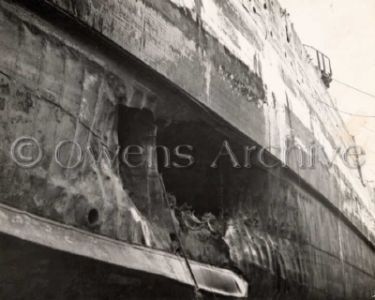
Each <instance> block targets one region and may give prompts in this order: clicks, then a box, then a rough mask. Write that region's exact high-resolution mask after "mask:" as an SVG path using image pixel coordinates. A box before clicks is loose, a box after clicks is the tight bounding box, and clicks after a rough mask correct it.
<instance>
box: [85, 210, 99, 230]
mask: <svg viewBox="0 0 375 300" xmlns="http://www.w3.org/2000/svg"><path fill="white" fill-rule="evenodd" d="M98 221H99V212H98V210H97V209H95V208H92V209H90V210H89V212H88V214H87V222H88V224H89V225H91V226H92V225H96V224H97V223H98Z"/></svg>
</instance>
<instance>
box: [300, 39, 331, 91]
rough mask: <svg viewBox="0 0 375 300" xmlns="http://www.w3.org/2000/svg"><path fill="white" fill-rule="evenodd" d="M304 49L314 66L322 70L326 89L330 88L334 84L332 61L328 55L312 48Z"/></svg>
mask: <svg viewBox="0 0 375 300" xmlns="http://www.w3.org/2000/svg"><path fill="white" fill-rule="evenodd" d="M304 47H305V49H306V51H307V55H308V57H309V59H311V61H312V62H313V63H314V65H315V66H316V67H317V68H318V69H319V70H320V72H321V74H322V80H323V82H324V84H325V85H326V87H329V85H330V83H331V82H332V67H331V60H330V59H329V57H328V56H327V55H325V54H324V53H322V52H320V51H319V50H317V49H316V48H314V47H312V46H309V45H304Z"/></svg>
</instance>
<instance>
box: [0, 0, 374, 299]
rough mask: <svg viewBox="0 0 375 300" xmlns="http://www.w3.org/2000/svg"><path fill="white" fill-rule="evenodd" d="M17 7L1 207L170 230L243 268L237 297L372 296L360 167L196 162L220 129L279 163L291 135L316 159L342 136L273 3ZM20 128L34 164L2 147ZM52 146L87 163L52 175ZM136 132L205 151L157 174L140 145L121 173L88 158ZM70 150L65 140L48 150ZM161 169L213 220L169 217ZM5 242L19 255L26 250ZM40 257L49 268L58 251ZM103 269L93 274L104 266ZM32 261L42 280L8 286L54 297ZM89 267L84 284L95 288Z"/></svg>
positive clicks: (96, 225) (171, 185)
mask: <svg viewBox="0 0 375 300" xmlns="http://www.w3.org/2000/svg"><path fill="white" fill-rule="evenodd" d="M17 3H18V4H15V3H12V2H7V1H1V9H0V16H1V19H0V21H1V27H0V36H1V39H0V49H1V52H0V53H1V56H0V72H1V73H0V76H1V77H0V84H1V85H0V100H1V101H0V104H1V105H0V108H1V110H0V114H1V121H0V122H1V126H0V133H1V137H2V140H3V142H2V145H1V150H2V151H1V152H0V160H1V165H2V168H1V171H0V172H1V173H0V174H1V175H0V179H1V202H2V203H4V204H6V205H9V206H13V207H16V208H17V209H21V210H25V211H27V212H29V213H32V214H35V215H39V216H42V217H45V218H49V219H52V220H54V221H57V222H61V223H64V224H67V225H71V226H75V227H78V228H81V229H84V230H87V231H90V232H94V233H97V234H100V235H103V236H106V237H109V238H112V239H117V240H121V241H126V242H130V243H134V244H141V245H144V246H147V247H151V248H155V249H159V250H164V251H168V252H177V253H178V249H176V246H175V241H174V239H173V237H171V233H172V232H173V231H174V228H175V226H176V224H177V227H178V231H179V234H180V235H181V239H182V244H183V247H184V248H185V250H186V253H187V254H188V256H189V257H190V258H192V259H195V260H198V261H201V262H204V263H208V264H213V265H216V266H219V267H223V268H229V269H232V270H233V271H235V272H237V273H238V274H240V275H241V276H243V277H244V278H245V279H246V280H247V281H248V283H249V286H250V289H249V299H300V298H301V297H304V298H306V299H353V300H354V299H356V300H357V299H369V298H370V297H371V293H372V292H373V291H374V290H375V254H374V242H375V237H374V231H375V218H374V215H373V214H374V211H375V208H374V202H372V201H371V199H370V197H369V195H368V194H367V192H366V190H365V189H364V188H363V186H362V185H361V183H360V181H359V179H358V178H357V173H356V170H349V169H348V168H347V167H346V166H345V165H344V164H343V162H342V161H340V160H337V161H335V162H334V164H333V167H331V168H329V167H328V161H319V162H318V163H317V165H316V167H315V168H314V169H299V168H298V161H297V159H296V160H293V159H291V160H290V161H288V162H287V166H288V168H279V169H277V168H274V169H267V170H264V169H262V168H260V167H259V166H256V167H254V168H251V169H240V170H237V169H233V168H231V167H230V166H229V167H228V166H227V165H223V166H220V167H219V172H216V173H215V172H213V173H212V170H211V171H210V170H209V168H208V167H207V165H209V163H208V162H210V159H212V158H214V157H215V153H217V150H218V149H220V145H221V143H222V141H223V140H228V141H230V144H231V145H233V147H234V148H235V153H236V154H237V155H238V157H241V152H240V149H241V148H242V146H243V145H250V146H251V145H260V146H262V147H265V148H266V149H269V151H268V152H267V157H268V158H269V159H271V161H274V160H275V159H276V160H277V159H279V160H283V157H282V151H281V150H282V149H284V148H285V147H286V144H287V143H288V144H289V145H290V144H291V145H300V146H301V147H302V148H304V149H306V148H308V147H309V146H310V145H312V144H315V145H320V146H322V148H323V150H322V153H323V156H327V157H328V158H329V157H332V153H333V152H334V149H335V147H345V146H348V145H351V144H352V140H351V137H350V136H349V134H348V133H347V132H346V131H345V128H344V125H343V124H342V121H341V119H340V118H339V116H337V115H336V114H335V113H334V112H333V111H332V110H330V109H328V108H327V106H326V105H324V104H321V102H319V101H323V102H326V103H331V98H330V97H329V95H328V93H327V91H326V89H325V87H324V85H323V84H322V82H321V80H320V78H319V75H318V73H317V71H316V70H315V69H314V67H313V66H312V65H310V64H309V63H308V62H307V61H306V57H305V56H306V54H305V52H304V50H303V47H302V45H301V43H300V41H299V40H298V37H297V35H296V34H295V33H294V30H293V28H292V25H291V24H290V23H289V20H287V19H286V18H285V16H284V15H283V10H282V9H281V8H280V6H279V5H278V3H277V2H276V1H265V2H264V3H263V2H261V1H236V0H230V1H226V2H223V1H218V0H195V1H188V0H166V1H151V0H142V1H116V0H110V1H105V2H104V1H94V0H82V1H79V2H76V1H68V0H51V1H35V3H34V2H31V4H30V2H29V3H26V2H23V1H19V2H18V1H17ZM33 4H37V5H33ZM42 4H43V5H44V4H47V6H43V5H42ZM62 12H64V13H66V14H67V15H66V14H62ZM54 18H58V20H60V21H61V22H62V21H64V22H66V24H67V26H64V27H60V26H58V24H62V23H57V22H54V21H53V20H54ZM59 18H60V19H59ZM76 21H80V22H76ZM64 24H65V23H64ZM89 28H92V29H94V31H95V32H92V31H91V30H90V29H89ZM286 35H288V38H287V36H286ZM103 37H105V39H102V38H103ZM288 40H289V42H288ZM129 53H130V54H131V55H133V56H134V57H129V55H128V54H129ZM134 58H135V59H138V60H140V61H141V62H142V63H140V62H138V61H136V60H135V59H134ZM129 120H131V121H129ZM323 120H324V122H323ZM338 128H339V129H338ZM20 136H33V137H35V138H36V139H37V140H38V141H39V142H40V143H41V147H42V148H43V152H44V156H43V159H42V161H41V163H40V164H39V165H38V166H36V167H34V168H32V169H23V168H19V167H17V166H16V165H15V164H14V162H12V161H11V159H10V157H9V149H10V148H11V144H12V142H13V141H14V140H15V139H17V138H18V137H20ZM63 140H74V141H75V142H77V143H78V144H79V145H80V146H81V147H82V149H86V148H87V147H88V146H90V147H91V148H92V149H93V154H92V155H93V156H94V160H95V158H96V160H95V161H96V162H97V163H94V164H93V163H90V162H89V161H87V160H89V159H90V157H88V158H87V157H86V160H84V163H81V164H80V165H79V167H78V168H75V169H72V170H70V169H64V168H61V166H59V165H58V164H56V161H55V158H54V154H55V153H54V150H55V146H56V145H57V144H58V143H59V142H61V141H63ZM134 142H136V143H140V144H141V145H144V146H152V145H155V144H156V143H159V142H160V143H161V144H162V145H168V146H171V147H173V146H175V145H178V144H179V143H185V144H191V145H195V146H196V148H197V149H198V150H200V149H202V153H198V154H197V160H198V161H197V165H196V166H194V167H193V168H191V169H188V170H182V169H181V170H176V169H163V168H160V166H159V167H158V166H157V165H158V163H160V161H158V162H157V158H155V157H153V156H152V155H151V154H150V153H149V152H146V153H144V158H145V159H146V160H148V161H149V162H151V163H153V164H152V165H154V166H155V167H154V168H136V169H133V170H131V169H127V168H126V167H124V166H122V165H121V163H120V162H119V160H118V159H116V158H115V159H114V160H113V161H112V163H111V164H109V163H108V161H106V160H105V159H104V158H100V151H103V149H105V151H107V152H108V153H110V154H111V153H112V154H113V153H116V150H117V149H118V147H120V148H121V147H125V146H126V145H129V144H131V143H134ZM202 145H206V146H202ZM271 146H272V147H271ZM199 147H200V148H199ZM215 151H216V152H215ZM76 156H77V153H75V152H74V149H73V150H71V151H65V152H64V156H63V157H62V158H61V159H62V160H64V161H67V162H69V161H70V159H74V158H76ZM210 172H211V173H210ZM159 173H162V174H163V179H164V183H165V186H166V189H167V192H170V193H171V194H173V195H174V196H175V198H176V205H177V206H183V205H184V204H188V205H190V206H192V209H193V210H195V211H196V212H197V215H198V218H200V219H201V220H203V216H204V215H205V214H207V213H211V214H213V215H214V216H215V220H216V221H212V222H206V223H205V222H201V223H200V224H199V226H197V224H196V223H194V222H190V221H191V220H193V218H192V217H191V211H189V210H183V209H181V210H180V211H179V213H178V214H177V215H176V217H175V219H173V218H171V215H170V211H169V207H168V205H167V202H166V199H165V197H166V195H165V194H164V192H163V187H162V184H161V179H160V176H159V175H160V174H159ZM219 173H220V174H221V175H220V174H219ZM218 174H219V175H218ZM223 174H224V175H223ZM163 179H162V180H163ZM218 186H220V188H218ZM202 203H203V204H202ZM89 216H94V219H93V218H92V217H89ZM95 216H96V217H95ZM189 216H190V218H189ZM189 222H190V223H189ZM215 222H216V223H217V224H216V225H217V226H216V228H214V229H212V227H215V226H214V225H213V224H212V223H215ZM173 223H175V224H173ZM189 224H190V225H189ZM0 242H1V244H0V253H2V254H4V255H2V256H1V257H2V259H3V260H2V261H1V262H2V264H3V265H5V266H8V267H9V262H11V261H12V259H13V258H12V257H13V256H12V255H14V253H13V252H12V251H11V250H9V249H10V248H9V247H10V246H9V245H13V242H12V243H11V242H9V241H8V240H6V239H3V240H2V241H0ZM17 243H19V242H14V246H15V247H18V244H17ZM19 248H20V249H22V250H23V251H25V252H26V253H27V251H30V253H31V256H30V257H32V253H33V252H34V251H35V252H38V251H36V250H35V249H34V248H30V250H27V249H29V248H28V247H21V246H20V247H19ZM40 251H41V252H38V253H39V254H38V255H43V254H40V253H43V251H47V250H40ZM48 255H51V257H52V259H51V260H52V261H53V260H54V254H53V255H52V254H48ZM59 255H60V254H59ZM57 256H58V255H57ZM58 259H61V258H58ZM51 260H50V259H49V261H51ZM87 264H88V266H86V262H85V263H84V265H85V267H84V268H83V269H84V272H85V270H86V268H87V269H88V268H90V263H88V262H87ZM66 267H67V270H68V271H67V272H68V273H69V274H74V276H78V275H77V274H76V273H75V272H76V271H72V270H71V269H69V268H70V267H71V266H66ZM59 268H63V266H62V265H61V264H59ZM91 268H92V267H91ZM103 268H104V269H103V270H105V271H102V270H100V271H97V273H96V274H95V276H105V275H102V273H103V272H104V273H109V274H113V273H115V274H116V272H114V271H113V270H108V272H107V271H106V270H107V269H106V267H103ZM39 269H40V272H39V274H38V275H40V277H38V282H39V280H40V282H42V284H40V282H39V284H34V285H30V286H29V287H28V286H23V287H22V290H23V292H24V293H25V295H27V294H28V293H30V291H32V294H35V293H36V292H37V290H40V289H43V294H41V295H45V297H46V298H51V296H50V291H48V289H49V288H51V286H48V284H47V283H46V282H45V283H44V285H43V276H44V277H47V276H48V275H47V274H49V271H50V269H48V267H47V268H41V267H40V268H39ZM17 276H18V275H17V274H16V273H12V272H10V276H9V280H10V281H11V282H17V281H16V279H17ZM61 276H62V277H61V279H63V278H64V276H63V275H61ZM95 276H94V275H93V278H90V279H88V280H87V283H85V284H87V286H89V287H90V286H91V285H93V282H95V280H97V277H95ZM111 276H115V277H116V278H118V275H111ZM121 276H122V275H121ZM121 276H120V277H121ZM58 278H59V277H58ZM100 278H102V277H100ZM111 278H112V277H111ZM134 278H136V279H134V280H131V279H126V280H125V279H123V280H120V284H119V285H120V286H122V287H123V286H125V287H129V289H126V293H127V294H126V293H125V294H126V295H128V296H129V297H133V299H143V298H145V299H148V298H150V299H152V297H153V293H152V292H151V293H148V292H145V293H144V295H142V293H141V292H140V291H139V289H140V288H139V286H143V285H144V284H145V283H144V282H147V280H145V279H144V278H142V276H141V278H138V277H137V276H135V277H134ZM106 279H108V278H106ZM151 281H152V280H150V282H151ZM54 282H55V281H54ZM22 284H24V282H21V283H20V285H22ZM64 284H65V287H66V290H69V289H70V287H72V286H74V284H75V283H74V281H71V280H68V278H65V279H64ZM17 285H18V284H17ZM110 286H111V284H110V283H107V284H105V287H103V289H102V291H104V292H103V293H102V294H101V293H98V292H97V289H96V287H95V289H93V290H91V291H90V292H85V293H83V294H82V295H79V292H77V291H75V290H74V289H73V292H72V293H73V294H74V295H75V297H77V299H87V297H88V296H87V294H89V295H93V294H95V297H97V298H98V299H106V298H107V297H108V295H113V294H112V293H115V292H116V291H118V290H117V288H118V282H117V283H116V290H115V291H113V290H112V292H111V294H108V293H105V291H106V290H110ZM150 286H151V287H150V289H153V288H155V286H156V285H155V283H152V284H151V283H150ZM15 289H16V285H15V284H9V285H5V286H3V287H1V289H0V295H3V297H6V298H8V299H11V298H12V297H14V298H16V297H15V294H14V293H15V291H16V290H15ZM95 291H96V292H95ZM120 291H121V293H124V290H123V289H120ZM1 293H2V294H1ZM119 293H120V292H119ZM122 295H123V294H122ZM61 297H62V298H61V299H67V298H64V297H63V296H61ZM66 297H68V296H66ZM79 297H81V298H79ZM90 297H91V296H90ZM142 297H143V298H142ZM163 297H164V298H171V299H174V298H175V297H176V295H169V294H166V295H164V294H163V295H162V296H160V298H161V299H163ZM178 297H180V296H178ZM52 298H53V297H52ZM55 298H56V299H59V298H58V297H57V296H56V297H55ZM90 299H91V298H90ZM93 299H94V298H93Z"/></svg>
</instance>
